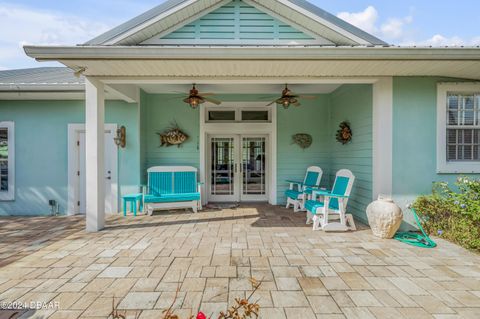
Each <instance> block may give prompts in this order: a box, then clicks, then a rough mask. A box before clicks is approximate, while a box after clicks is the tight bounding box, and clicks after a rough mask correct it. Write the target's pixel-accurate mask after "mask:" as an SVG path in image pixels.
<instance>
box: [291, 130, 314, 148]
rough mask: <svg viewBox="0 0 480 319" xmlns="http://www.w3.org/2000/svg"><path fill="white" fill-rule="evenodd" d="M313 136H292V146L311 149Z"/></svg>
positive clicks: (300, 134)
mask: <svg viewBox="0 0 480 319" xmlns="http://www.w3.org/2000/svg"><path fill="white" fill-rule="evenodd" d="M312 141H313V139H312V136H311V135H310V134H305V133H299V134H295V135H293V136H292V144H297V145H298V146H300V147H301V148H302V149H306V148H309V147H310V145H312Z"/></svg>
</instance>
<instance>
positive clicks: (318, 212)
mask: <svg viewBox="0 0 480 319" xmlns="http://www.w3.org/2000/svg"><path fill="white" fill-rule="evenodd" d="M354 181H355V176H354V175H353V173H352V172H351V171H350V170H348V169H341V170H339V171H338V172H337V174H336V176H335V182H334V184H333V189H332V190H331V191H326V190H314V191H313V192H312V198H311V199H310V200H307V201H306V203H305V208H306V209H307V224H310V223H311V222H312V221H313V230H318V229H322V230H324V231H347V230H349V229H355V224H354V223H353V218H352V216H351V215H349V216H346V209H347V203H348V198H349V196H350V192H351V191H352V186H353V182H354ZM317 197H323V200H322V199H320V200H317ZM347 217H348V218H347ZM329 218H332V219H340V222H330V221H329ZM347 219H348V224H350V225H347Z"/></svg>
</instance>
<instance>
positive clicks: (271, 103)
mask: <svg viewBox="0 0 480 319" xmlns="http://www.w3.org/2000/svg"><path fill="white" fill-rule="evenodd" d="M274 103H277V100H275V101H272V102H270V103H268V104H267V105H266V106H270V105H273V104H274Z"/></svg>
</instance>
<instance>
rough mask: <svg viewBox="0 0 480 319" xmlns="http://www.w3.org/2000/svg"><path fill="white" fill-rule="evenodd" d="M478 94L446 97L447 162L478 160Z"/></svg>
mask: <svg viewBox="0 0 480 319" xmlns="http://www.w3.org/2000/svg"><path fill="white" fill-rule="evenodd" d="M479 102H480V92H479V93H470V94H469V93H455V92H449V93H448V95H447V125H446V126H447V152H446V153H447V161H478V160H479V159H480V149H479V145H480V116H479V115H480V110H479V106H480V105H479V104H480V103H479Z"/></svg>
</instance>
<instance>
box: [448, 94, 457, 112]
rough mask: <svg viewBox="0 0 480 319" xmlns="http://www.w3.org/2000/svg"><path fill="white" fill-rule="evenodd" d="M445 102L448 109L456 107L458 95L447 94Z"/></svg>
mask: <svg viewBox="0 0 480 319" xmlns="http://www.w3.org/2000/svg"><path fill="white" fill-rule="evenodd" d="M447 103H448V108H449V109H458V95H456V94H449V95H448V101H447Z"/></svg>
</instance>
